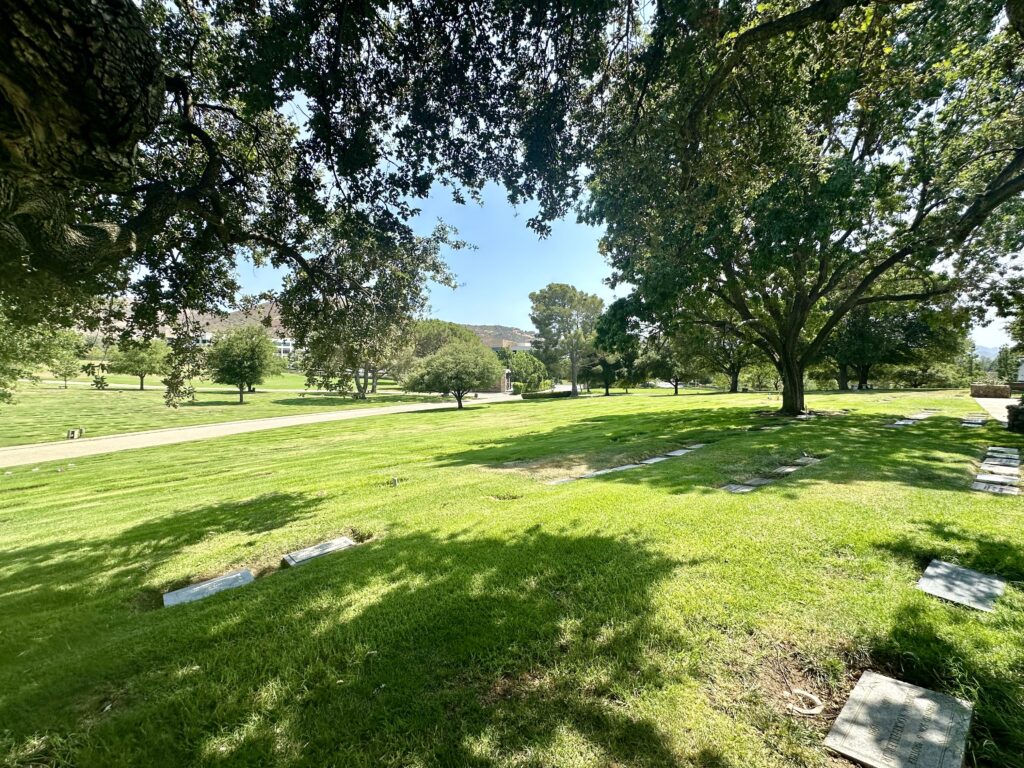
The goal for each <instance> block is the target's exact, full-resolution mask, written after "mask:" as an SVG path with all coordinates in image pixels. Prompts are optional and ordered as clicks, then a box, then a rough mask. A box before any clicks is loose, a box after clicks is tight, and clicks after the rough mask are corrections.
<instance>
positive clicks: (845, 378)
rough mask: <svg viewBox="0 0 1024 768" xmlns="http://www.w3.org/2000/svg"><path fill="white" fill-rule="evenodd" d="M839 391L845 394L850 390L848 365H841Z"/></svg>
mask: <svg viewBox="0 0 1024 768" xmlns="http://www.w3.org/2000/svg"><path fill="white" fill-rule="evenodd" d="M839 389H841V390H842V391H844V392H846V391H847V390H849V389H850V366H848V365H847V364H846V363H840V364H839Z"/></svg>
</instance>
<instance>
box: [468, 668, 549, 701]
mask: <svg viewBox="0 0 1024 768" xmlns="http://www.w3.org/2000/svg"><path fill="white" fill-rule="evenodd" d="M543 685H544V675H543V674H541V673H540V672H537V671H535V670H527V671H525V672H520V673H518V674H515V675H503V676H502V677H499V678H498V679H497V680H495V681H494V682H493V683H492V684H491V687H490V688H488V689H487V690H486V691H484V693H483V694H482V695H481V696H480V703H481V704H483V705H484V706H493V705H494V704H497V703H498V702H501V701H508V700H511V699H518V698H523V697H525V696H529V695H530V694H533V693H534V692H536V691H537V690H539V689H540V688H541V687H542V686H543Z"/></svg>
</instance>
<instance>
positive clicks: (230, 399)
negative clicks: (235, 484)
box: [0, 384, 443, 446]
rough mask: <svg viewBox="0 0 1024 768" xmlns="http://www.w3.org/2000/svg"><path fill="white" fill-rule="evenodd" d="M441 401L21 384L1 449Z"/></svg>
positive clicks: (2, 409)
mask: <svg viewBox="0 0 1024 768" xmlns="http://www.w3.org/2000/svg"><path fill="white" fill-rule="evenodd" d="M442 399H443V398H440V397H431V396H423V395H407V394H404V393H397V392H391V393H381V394H378V395H372V396H370V397H367V399H366V400H354V399H353V398H351V397H346V396H345V395H326V394H317V393H296V392H273V391H270V392H265V391H259V392H254V393H251V394H246V396H245V402H244V403H241V404H240V403H239V402H238V395H237V393H233V392H199V393H197V394H196V399H195V402H191V401H186V402H183V403H181V404H180V405H179V406H178V407H177V408H168V407H167V406H166V405H165V404H164V398H163V393H162V392H158V391H150V390H146V391H144V392H140V391H138V390H131V389H107V390H103V391H100V390H95V389H90V388H87V387H70V388H68V389H62V388H59V387H55V386H52V385H48V384H38V385H30V384H23V385H22V386H21V387H20V388H19V389H18V391H17V395H16V402H15V403H14V405H2V406H0V446H7V445H23V444H26V443H41V442H49V441H52V440H62V439H64V436H65V434H66V433H67V430H69V429H71V428H74V427H83V428H84V429H85V437H100V436H102V435H111V434H118V433H121V432H134V431H137V430H145V429H165V428H168V427H188V426H193V425H195V424H213V423H216V422H222V421H238V420H243V419H258V418H263V417H265V416H294V415H297V414H302V413H314V412H316V411H337V410H341V409H345V408H366V407H373V406H381V405H397V404H400V403H418V402H440V401H441V400H442Z"/></svg>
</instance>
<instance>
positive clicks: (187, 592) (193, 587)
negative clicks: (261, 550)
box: [164, 568, 252, 608]
mask: <svg viewBox="0 0 1024 768" xmlns="http://www.w3.org/2000/svg"><path fill="white" fill-rule="evenodd" d="M251 581H252V572H251V571H250V570H249V569H248V568H243V569H242V570H240V571H233V572H231V573H225V574H224V575H223V576H218V577H217V578H215V579H207V580H206V581H200V582H199V583H198V584H189V585H188V586H187V587H182V588H181V589H175V590H173V591H172V592H165V593H164V607H165V608H170V607H171V606H172V605H181V604H182V603H193V602H195V601H196V600H202V599H203V598H204V597H209V596H210V595H215V594H217V593H218V592H223V591H224V590H226V589H234V588H235V587H241V586H244V585H246V584H248V583H249V582H251Z"/></svg>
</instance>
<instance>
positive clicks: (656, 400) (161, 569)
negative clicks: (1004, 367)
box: [0, 393, 1024, 767]
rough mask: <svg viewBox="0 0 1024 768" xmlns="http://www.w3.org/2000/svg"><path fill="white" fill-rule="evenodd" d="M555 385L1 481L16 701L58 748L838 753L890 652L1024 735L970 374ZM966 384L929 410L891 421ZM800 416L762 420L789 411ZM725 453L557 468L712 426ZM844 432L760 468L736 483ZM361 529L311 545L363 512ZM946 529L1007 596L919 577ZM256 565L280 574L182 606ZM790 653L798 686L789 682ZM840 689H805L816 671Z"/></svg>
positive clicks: (5, 716)
mask: <svg viewBox="0 0 1024 768" xmlns="http://www.w3.org/2000/svg"><path fill="white" fill-rule="evenodd" d="M766 405H770V403H768V401H767V400H766V398H764V397H761V396H755V395H749V396H748V395H737V396H725V395H721V396H715V395H681V396H679V397H672V396H670V395H667V396H666V395H662V394H660V393H645V394H642V395H632V396H629V397H615V398H607V399H603V398H593V399H586V400H580V401H576V402H567V401H531V402H521V403H503V404H493V405H488V406H478V407H473V408H471V409H470V410H468V411H466V412H463V413H456V412H436V413H425V414H404V415H401V416H392V417H380V418H373V419H367V420H365V421H362V420H360V421H355V422H348V423H346V424H344V425H336V424H327V425H316V426H314V427H303V428H297V429H285V430H275V431H273V432H265V433H260V434H259V435H244V436H237V437H232V438H226V439H221V440H214V441H208V442H205V443H203V444H202V450H201V451H197V450H196V446H194V445H193V446H174V447H171V448H168V449H161V450H146V451H135V452H129V453H122V454H113V455H110V456H106V457H95V458H91V459H87V460H81V461H79V462H78V464H77V465H76V466H75V467H74V468H71V469H67V470H66V471H64V472H62V473H60V474H58V473H56V472H54V471H53V469H54V467H53V466H52V465H50V466H46V465H44V466H43V467H42V469H41V470H40V471H39V472H31V471H30V470H28V469H24V470H16V471H15V472H14V473H13V474H12V475H11V476H7V477H0V509H2V511H0V616H3V617H4V619H3V625H2V633H0V723H3V725H2V726H0V729H2V730H3V737H2V739H3V747H2V749H3V750H4V751H0V754H5V756H6V757H7V759H8V761H9V762H11V763H13V764H24V765H27V764H33V761H36V762H41V763H47V764H57V765H82V766H88V765H104V766H108V765H143V764H144V765H168V766H170V765H256V764H265V765H285V766H298V765H346V766H347V765H353V766H364V765H365V766H379V765H385V766H407V765H413V766H419V765H423V766H426V765H452V766H462V765H466V766H520V765H522V766H526V765H529V766H607V765H629V766H678V765H684V766H737V767H739V766H744V767H746V766H780V767H781V766H793V765H798V766H826V765H834V764H836V763H835V762H834V761H833V759H832V758H830V757H829V756H828V755H827V754H826V753H825V752H824V750H823V749H822V747H821V740H822V737H823V735H824V733H825V732H826V731H827V729H828V726H829V723H830V718H831V717H834V715H835V714H836V713H837V712H838V710H839V708H840V707H841V705H842V703H843V701H844V700H845V697H846V695H847V693H848V691H849V690H850V688H852V685H853V683H854V682H855V680H856V677H857V676H858V675H859V673H860V671H861V670H863V669H865V668H872V669H876V670H878V671H881V672H884V673H888V674H891V675H893V676H896V677H899V678H901V679H904V680H907V681H908V682H912V683H916V684H919V685H925V686H927V687H930V688H934V689H937V690H941V691H944V692H947V693H951V694H953V695H958V696H962V697H964V698H969V699H971V700H972V701H974V702H976V705H977V712H976V718H975V723H974V726H973V728H972V731H971V742H970V756H969V762H970V763H971V764H974V765H993V766H995V765H1000V766H1002V765H1008V766H1013V765H1020V764H1021V762H1020V755H1021V754H1024V704H1022V699H1021V692H1022V683H1024V618H1022V617H1024V613H1022V610H1024V594H1022V592H1021V589H1020V587H1021V580H1022V579H1024V532H1022V525H1021V523H1022V522H1024V514H1022V513H1024V502H1022V501H1021V500H1020V499H1018V498H1012V497H992V496H987V495H983V494H976V493H971V492H970V491H968V490H967V488H968V487H969V484H970V478H971V474H972V470H973V469H974V468H975V467H976V462H977V460H978V459H979V458H980V457H981V455H982V454H983V449H984V447H985V446H986V445H989V444H993V443H995V444H1003V445H1019V443H1017V442H1016V438H1014V437H1011V436H1008V434H1007V433H1006V432H1005V431H1002V430H999V429H998V428H996V427H988V428H984V429H981V430H968V429H962V428H961V427H959V421H958V419H957V418H956V417H957V416H959V415H960V414H962V413H966V412H971V411H972V410H973V409H974V407H975V406H974V404H973V403H972V401H970V400H968V399H966V398H964V397H962V396H960V395H959V393H928V394H925V395H920V394H916V395H909V394H908V395H896V396H889V395H887V396H884V397H883V396H870V395H845V396H827V397H818V398H814V399H813V400H812V406H813V407H815V408H820V409H822V410H829V411H834V412H839V411H840V410H841V409H847V408H848V409H850V413H849V414H846V415H842V416H835V417H829V418H824V417H823V418H819V419H816V420H811V421H806V422H803V421H801V422H796V421H782V420H777V419H772V418H766V417H762V416H758V415H757V412H758V411H760V410H762V409H764V407H765V406H766ZM921 407H937V408H941V409H942V412H941V413H940V414H938V415H936V416H935V417H933V418H931V419H929V420H927V421H925V422H922V423H921V424H918V425H915V426H913V427H907V428H906V429H904V430H891V429H886V428H885V427H884V424H886V423H888V422H890V421H892V418H893V417H895V416H900V415H903V414H905V413H912V412H914V410H919V409H920V408H921ZM766 424H767V425H781V429H778V430H774V431H763V430H761V429H759V428H760V427H763V426H765V425H766ZM696 441H701V442H707V443H708V445H707V447H705V448H703V449H701V450H700V451H697V452H695V453H692V454H689V455H687V456H684V457H680V458H678V459H673V460H670V461H666V462H662V463H660V464H657V465H653V466H649V467H645V468H643V469H638V470H633V471H630V472H625V473H621V474H616V475H607V476H603V477H601V478H596V479H593V480H586V481H579V482H575V483H570V484H568V485H562V486H555V487H552V486H547V485H544V484H543V483H542V482H539V481H540V480H542V479H544V478H546V477H548V476H549V475H550V474H552V473H557V472H561V471H564V470H565V468H566V467H575V466H590V467H595V468H596V467H600V466H608V465H611V464H617V463H622V462H623V461H627V460H629V459H633V458H642V457H645V456H649V455H653V454H656V453H660V452H663V451H665V450H669V449H671V448H675V447H678V446H679V445H680V444H685V443H687V442H696ZM803 452H808V453H812V454H815V455H820V456H823V457H825V461H823V462H822V463H820V464H818V465H815V466H813V467H808V468H806V469H804V470H801V472H799V473H797V474H796V475H793V476H790V477H788V478H786V479H784V480H780V481H779V482H777V483H776V484H774V485H772V486H769V487H766V488H762V489H759V490H758V491H756V492H755V493H753V494H749V495H746V496H733V495H729V494H725V493H723V492H721V491H718V490H716V488H717V486H719V485H721V484H722V483H724V482H727V481H729V480H733V479H741V478H742V476H743V475H744V474H745V473H747V472H761V471H763V469H764V468H765V467H767V466H769V465H774V464H775V463H776V462H777V463H781V462H783V461H786V460H788V459H790V458H792V457H794V456H797V455H799V454H800V453H803ZM353 528H354V529H357V530H359V531H361V532H365V533H368V534H372V536H373V538H372V539H370V540H369V541H368V542H366V543H364V544H362V545H360V547H358V548H356V549H353V550H349V551H346V552H344V553H340V554H337V555H333V556H330V557H327V558H324V559H322V560H319V561H316V562H313V563H310V564H309V565H306V566H303V567H301V568H297V569H294V570H285V571H280V572H278V571H277V562H278V559H279V557H280V556H281V554H282V553H284V552H286V551H289V550H292V549H296V548H298V547H301V546H304V545H306V544H310V543H313V542H316V541H319V540H322V539H325V538H328V537H330V536H332V535H337V534H338V533H340V532H344V531H346V530H350V529H353ZM932 557H940V558H942V559H946V560H950V561H952V562H957V563H960V564H962V565H965V566H968V567H971V568H976V569H978V570H981V571H985V572H990V573H998V574H1000V575H1002V576H1004V577H1006V578H1008V579H1009V580H1010V581H1011V585H1010V587H1009V589H1008V592H1007V594H1006V596H1004V597H1003V598H1002V599H1001V600H1000V601H999V603H998V604H997V610H996V612H995V613H993V614H991V615H989V614H980V613H976V612H971V611H969V610H967V609H964V608H961V607H957V606H953V605H949V604H945V603H942V602H940V601H938V600H935V599H934V598H931V597H929V596H927V595H925V594H923V593H921V592H919V591H917V590H915V589H914V584H915V582H916V580H917V578H918V576H919V575H920V572H921V571H922V570H923V568H924V565H925V564H926V563H927V561H928V560H930V559H931V558H932ZM237 567H251V568H253V569H254V570H255V571H257V572H259V573H261V574H263V577H262V578H260V579H258V580H257V582H256V583H254V584H252V585H249V586H247V587H244V588H242V589H239V590H234V591H232V592H229V593H225V594H222V595H218V596H215V597H212V598H209V599H207V600H205V601H202V602H200V603H196V604H192V605H186V606H179V607H177V608H173V609H160V608H157V607H156V606H157V605H159V594H160V593H161V592H163V591H166V590H168V589H172V588H175V587H178V586H181V585H182V584H185V583H189V582H192V581H195V580H198V579H201V578H204V577H208V576H212V575H216V574H219V573H223V572H226V571H228V570H231V569H233V568H237ZM786 681H788V683H787V682H786ZM793 684H798V686H797V687H805V688H809V689H810V690H812V691H814V692H815V693H817V694H818V695H819V696H821V697H822V698H823V699H824V700H825V702H826V705H827V709H826V713H825V716H823V717H820V718H798V717H796V716H793V715H791V714H789V713H788V711H787V709H786V705H787V703H788V701H789V699H788V697H787V693H788V690H787V685H793Z"/></svg>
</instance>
